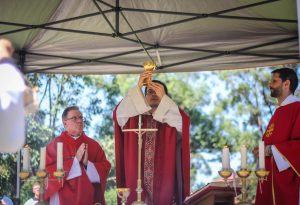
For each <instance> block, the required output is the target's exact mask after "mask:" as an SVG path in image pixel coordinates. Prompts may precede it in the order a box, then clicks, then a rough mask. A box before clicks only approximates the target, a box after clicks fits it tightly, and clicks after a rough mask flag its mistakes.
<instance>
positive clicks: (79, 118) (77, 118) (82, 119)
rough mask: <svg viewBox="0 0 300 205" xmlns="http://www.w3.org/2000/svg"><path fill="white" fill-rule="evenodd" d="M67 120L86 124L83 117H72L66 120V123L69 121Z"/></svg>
mask: <svg viewBox="0 0 300 205" xmlns="http://www.w3.org/2000/svg"><path fill="white" fill-rule="evenodd" d="M67 120H72V122H77V121H78V120H80V121H82V122H85V118H84V117H82V116H79V117H76V116H74V117H70V118H67V119H65V121H67Z"/></svg>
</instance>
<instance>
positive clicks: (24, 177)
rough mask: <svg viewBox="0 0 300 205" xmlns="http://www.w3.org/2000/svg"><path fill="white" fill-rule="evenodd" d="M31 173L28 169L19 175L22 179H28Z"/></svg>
mask: <svg viewBox="0 0 300 205" xmlns="http://www.w3.org/2000/svg"><path fill="white" fill-rule="evenodd" d="M29 175H30V173H29V172H28V171H21V172H20V173H19V177H20V179H22V180H25V179H27V178H28V177H29Z"/></svg>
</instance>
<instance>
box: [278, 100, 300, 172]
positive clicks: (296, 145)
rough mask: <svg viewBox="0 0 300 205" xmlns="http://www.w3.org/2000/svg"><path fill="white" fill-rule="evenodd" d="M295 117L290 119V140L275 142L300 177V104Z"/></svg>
mask: <svg viewBox="0 0 300 205" xmlns="http://www.w3.org/2000/svg"><path fill="white" fill-rule="evenodd" d="M294 112H295V118H294V120H293V119H289V120H291V123H293V127H292V130H291V131H290V137H289V140H288V141H285V142H283V143H279V144H274V145H275V147H276V148H277V150H278V151H279V152H280V153H281V154H282V155H283V156H284V157H285V159H286V160H287V161H288V162H289V164H290V166H291V167H292V169H293V170H294V171H295V172H296V174H297V175H298V176H299V177H300V161H299V158H298V157H299V155H300V106H298V109H297V110H296V109H295V110H294Z"/></svg>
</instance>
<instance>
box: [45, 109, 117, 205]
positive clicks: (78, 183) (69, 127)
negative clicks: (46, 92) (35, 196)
mask: <svg viewBox="0 0 300 205" xmlns="http://www.w3.org/2000/svg"><path fill="white" fill-rule="evenodd" d="M62 121H63V124H64V128H65V131H64V132H62V133H61V135H60V136H58V137H56V138H55V139H54V140H52V141H51V142H50V143H49V144H48V145H47V154H46V155H47V156H46V170H47V172H48V173H49V179H48V184H47V185H46V190H45V191H46V192H45V200H47V201H49V204H50V205H70V204H72V205H83V204H84V205H94V204H96V203H98V204H99V203H101V205H104V204H105V199H104V191H105V186H106V180H107V176H108V174H109V171H110V167H111V165H110V163H109V162H108V161H107V159H106V156H105V153H104V151H103V150H102V148H101V146H100V145H99V143H98V142H96V141H95V140H93V139H91V138H89V137H88V136H86V135H85V133H84V132H83V128H84V118H83V116H82V113H81V112H80V110H79V108H78V107H77V106H71V107H68V108H66V109H65V110H64V112H63V114H62ZM58 142H62V143H63V169H64V171H65V176H64V178H63V180H62V181H61V182H59V181H58V180H57V179H56V178H55V177H54V176H53V172H54V171H56V163H57V143H58Z"/></svg>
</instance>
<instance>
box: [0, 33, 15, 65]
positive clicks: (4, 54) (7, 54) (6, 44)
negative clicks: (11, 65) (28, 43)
mask: <svg viewBox="0 0 300 205" xmlns="http://www.w3.org/2000/svg"><path fill="white" fill-rule="evenodd" d="M13 52H14V47H13V46H12V43H11V42H10V40H8V39H5V38H0V60H1V59H3V58H11V57H12V54H13Z"/></svg>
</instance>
